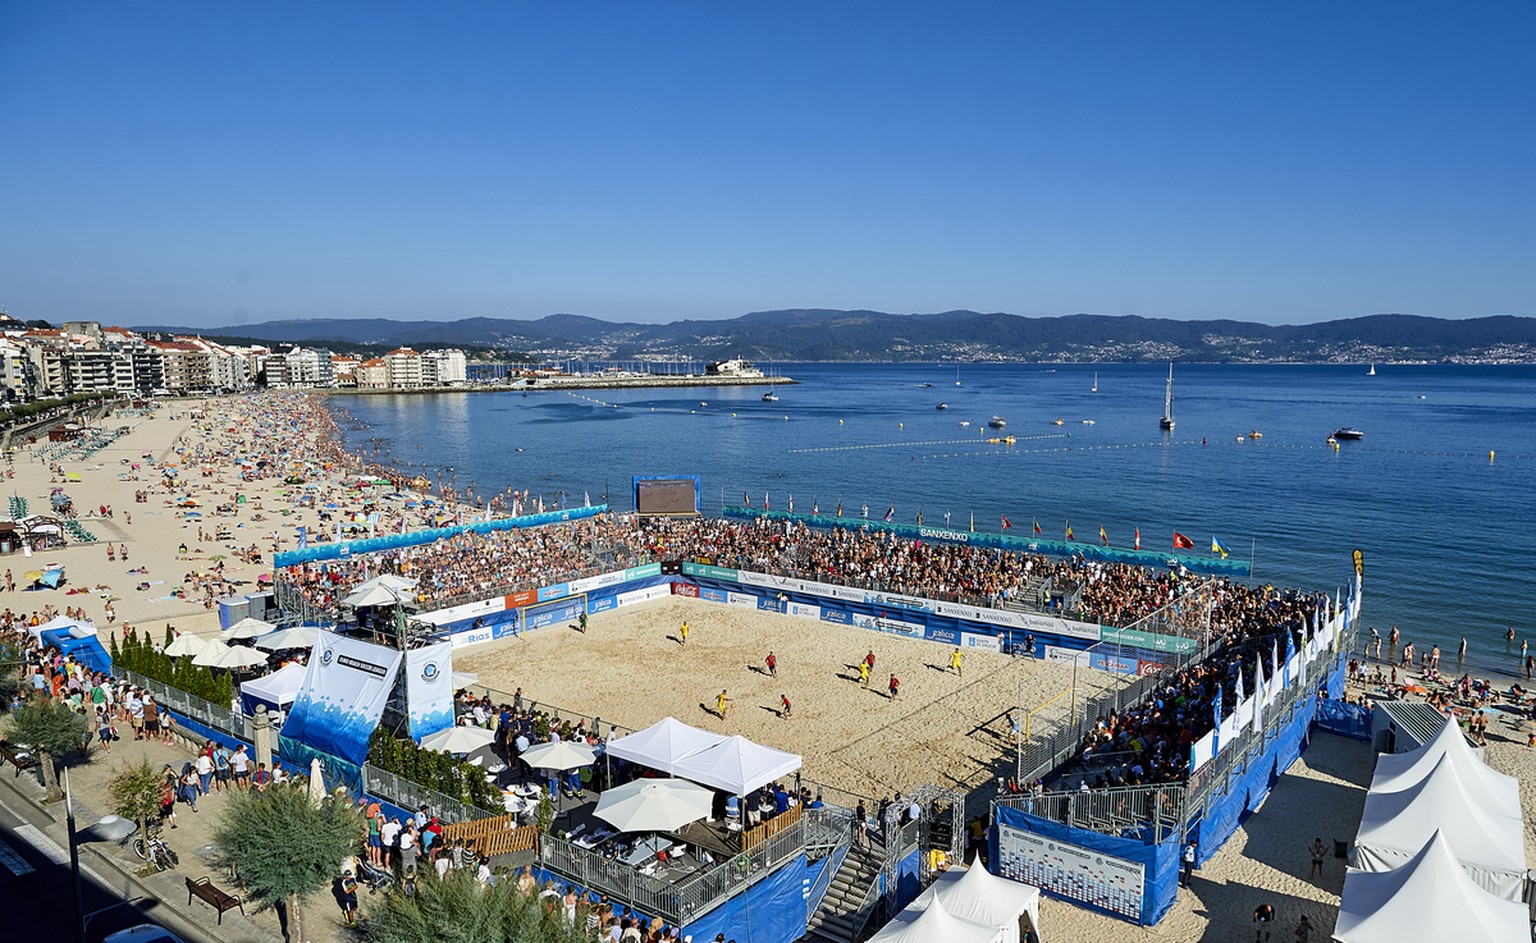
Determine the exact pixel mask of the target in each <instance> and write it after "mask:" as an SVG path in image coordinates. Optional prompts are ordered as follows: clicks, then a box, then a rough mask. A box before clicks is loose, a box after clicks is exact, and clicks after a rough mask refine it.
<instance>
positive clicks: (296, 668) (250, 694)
mask: <svg viewBox="0 0 1536 943" xmlns="http://www.w3.org/2000/svg"><path fill="white" fill-rule="evenodd" d="M307 670H308V669H306V668H305V667H304V666H303V665H301V664H299V663H298V662H290V663H289V664H286V665H284V666H283V667H281V668H279V669H277V670H276V671H274V672H272V673H271V674H269V675H262V676H261V677H260V678H252V679H251V680H250V681H242V682H240V703H241V706H242V707H244V708H245V710H246V712H247V713H252V714H254V713H255V712H256V705H257V704H265V705H267V710H287V709H288V705H290V704H292V703H293V699H294V698H296V697H298V696H299V688H300V687H301V686H302V685H303V684H304V672H305V671H307Z"/></svg>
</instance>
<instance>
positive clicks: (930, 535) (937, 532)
mask: <svg viewBox="0 0 1536 943" xmlns="http://www.w3.org/2000/svg"><path fill="white" fill-rule="evenodd" d="M917 533H918V536H919V537H922V538H923V539H924V540H941V541H943V542H945V543H951V544H968V543H970V542H971V535H970V534H969V533H967V532H966V531H963V530H949V529H948V528H939V527H919V528H918V529H917Z"/></svg>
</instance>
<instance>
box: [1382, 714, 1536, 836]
mask: <svg viewBox="0 0 1536 943" xmlns="http://www.w3.org/2000/svg"><path fill="white" fill-rule="evenodd" d="M1442 757H1449V758H1450V760H1451V765H1452V766H1454V767H1455V768H1456V772H1457V774H1459V775H1460V777H1461V779H1462V782H1463V783H1465V784H1466V786H1467V788H1468V790H1469V795H1468V799H1469V801H1471V802H1474V803H1476V804H1479V805H1481V806H1482V807H1483V808H1484V809H1486V810H1487V811H1490V812H1496V813H1498V814H1500V815H1506V816H1510V817H1513V818H1519V817H1520V781H1519V780H1518V779H1516V778H1515V777H1513V776H1506V775H1504V774H1503V773H1501V772H1499V771H1498V770H1496V769H1493V768H1492V767H1490V766H1489V765H1488V764H1487V763H1485V762H1483V761H1482V760H1481V759H1480V758H1478V756H1477V753H1476V751H1474V750H1473V749H1472V747H1471V745H1469V744H1468V743H1467V738H1466V737H1465V736H1464V735H1463V734H1462V732H1461V727H1460V726H1459V725H1458V724H1457V723H1456V721H1455V720H1454V719H1453V718H1450V717H1446V718H1445V719H1444V722H1443V723H1442V724H1441V726H1440V730H1439V732H1438V733H1436V734H1435V735H1434V736H1433V737H1431V738H1430V740H1429V742H1428V743H1426V744H1424V745H1423V746H1422V747H1419V748H1418V749H1417V750H1414V751H1412V752H1410V753H1386V754H1382V755H1381V756H1380V757H1378V758H1377V759H1376V773H1375V775H1374V776H1372V777H1371V790H1370V791H1371V792H1401V791H1403V790H1404V789H1409V788H1411V787H1413V786H1414V785H1417V784H1418V783H1419V782H1422V781H1423V779H1424V777H1426V776H1428V775H1429V774H1430V772H1431V771H1432V770H1433V769H1434V768H1435V764H1437V763H1439V762H1440V759H1441V758H1442Z"/></svg>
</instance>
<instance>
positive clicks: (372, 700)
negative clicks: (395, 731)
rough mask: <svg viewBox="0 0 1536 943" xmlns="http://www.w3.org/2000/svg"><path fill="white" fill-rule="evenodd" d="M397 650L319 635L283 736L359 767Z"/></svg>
mask: <svg viewBox="0 0 1536 943" xmlns="http://www.w3.org/2000/svg"><path fill="white" fill-rule="evenodd" d="M400 656H401V652H399V651H398V650H396V649H393V648H386V647H385V646H383V645H375V644H373V643H372V642H365V641H363V640H362V639H355V638H348V637H347V636H344V635H336V634H335V633H332V632H321V633H320V638H319V640H318V641H316V642H315V648H314V650H313V651H312V652H310V656H309V667H308V668H307V669H306V670H305V673H304V681H303V683H302V684H300V686H299V692H298V695H297V696H296V697H295V698H294V701H293V706H292V707H291V708H289V709H288V717H287V719H286V720H285V721H284V723H283V736H285V737H288V738H289V739H292V740H297V741H299V742H300V743H303V744H306V745H308V746H310V747H313V748H314V749H316V750H319V751H321V752H322V753H330V754H332V755H333V756H339V757H341V758H342V759H344V760H347V761H348V762H350V763H357V764H361V763H362V762H363V761H364V760H365V759H367V758H368V741H369V738H370V737H372V736H373V731H374V730H375V729H376V728H377V727H378V726H379V718H380V717H382V716H383V714H384V704H385V702H386V701H388V700H389V695H390V692H391V691H392V690H393V689H394V686H395V673H396V672H398V671H399V670H400Z"/></svg>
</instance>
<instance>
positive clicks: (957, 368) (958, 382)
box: [955, 367, 960, 386]
mask: <svg viewBox="0 0 1536 943" xmlns="http://www.w3.org/2000/svg"><path fill="white" fill-rule="evenodd" d="M959 385H960V368H959V367H956V368H955V386H959Z"/></svg>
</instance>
